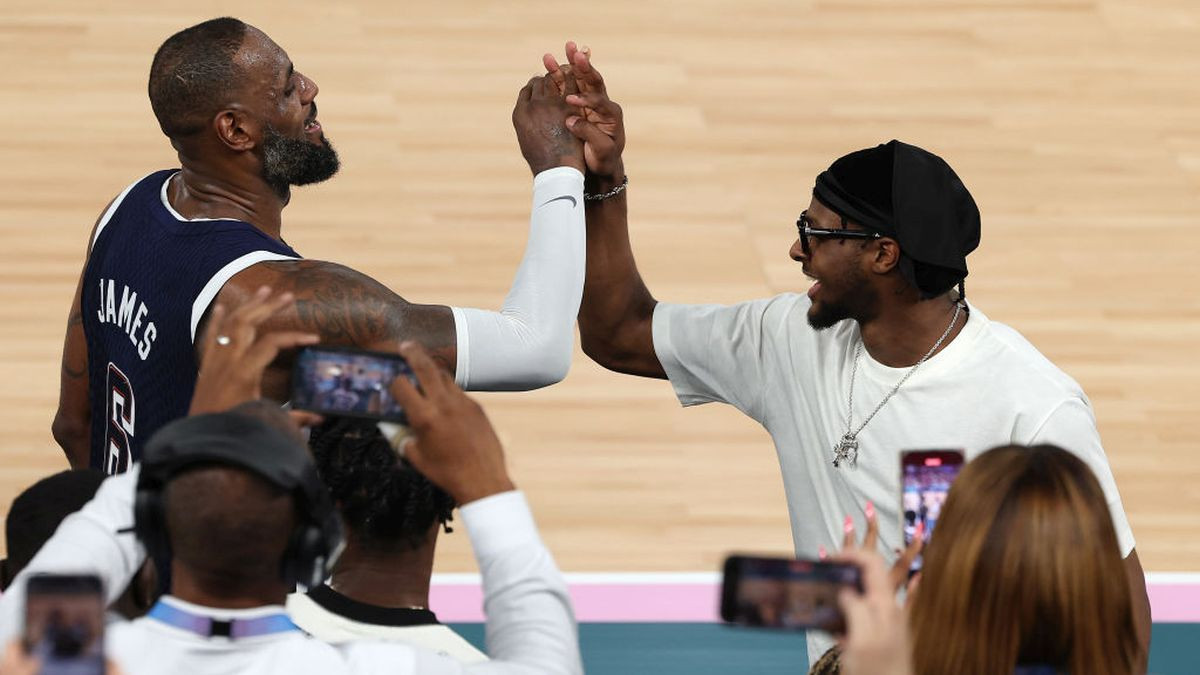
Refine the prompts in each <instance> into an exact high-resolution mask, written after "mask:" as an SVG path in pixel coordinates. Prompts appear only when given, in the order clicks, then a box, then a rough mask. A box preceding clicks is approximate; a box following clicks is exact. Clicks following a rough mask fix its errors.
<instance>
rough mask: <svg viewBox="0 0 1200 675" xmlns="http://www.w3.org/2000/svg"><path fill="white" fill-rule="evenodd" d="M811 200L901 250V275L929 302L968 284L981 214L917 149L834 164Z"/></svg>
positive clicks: (947, 173) (895, 144)
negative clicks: (889, 239)
mask: <svg viewBox="0 0 1200 675" xmlns="http://www.w3.org/2000/svg"><path fill="white" fill-rule="evenodd" d="M813 196H814V197H816V198H817V200H818V201H820V202H821V203H822V204H824V205H825V206H827V207H829V208H830V209H831V210H832V211H834V212H835V213H837V214H838V215H840V216H842V217H843V218H845V219H846V220H849V221H852V222H854V223H857V224H859V225H861V226H863V227H865V228H867V229H870V230H873V231H875V232H878V233H880V234H882V235H884V236H885V237H891V238H892V239H895V240H896V241H897V242H899V243H900V252H901V256H900V274H901V275H902V276H903V277H904V278H905V280H907V281H908V283H910V284H912V285H913V286H914V287H916V288H917V290H918V291H919V292H920V293H921V297H923V298H932V297H936V296H938V295H941V294H942V293H945V292H946V291H948V290H950V289H951V288H953V287H954V285H955V284H959V283H961V282H962V280H963V279H965V278H966V276H967V255H968V254H969V253H970V252H971V251H974V250H975V248H976V247H977V246H979V208H978V207H977V206H976V205H975V200H974V199H972V198H971V193H970V192H968V191H967V188H966V186H965V185H963V183H962V181H961V180H959V178H958V175H957V174H955V173H954V169H951V168H950V165H949V164H947V163H946V162H945V160H943V159H942V158H941V157H938V156H937V155H935V154H933V153H931V152H928V151H926V150H922V149H921V148H918V147H917V146H915V145H909V144H907V143H901V142H900V141H897V140H892V141H889V142H888V143H885V144H883V145H878V146H876V147H874V148H867V149H865V150H859V151H857V152H852V153H850V154H848V155H846V156H844V157H841V158H839V159H838V160H837V161H835V162H834V163H833V164H831V165H830V166H829V168H828V169H827V170H825V171H823V172H821V175H819V176H817V184H816V186H815V187H814V188H813Z"/></svg>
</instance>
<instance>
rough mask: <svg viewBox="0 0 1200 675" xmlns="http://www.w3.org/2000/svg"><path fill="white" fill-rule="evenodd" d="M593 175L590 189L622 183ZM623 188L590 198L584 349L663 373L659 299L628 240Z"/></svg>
mask: <svg viewBox="0 0 1200 675" xmlns="http://www.w3.org/2000/svg"><path fill="white" fill-rule="evenodd" d="M623 178H624V171H623V170H622V171H621V172H620V173H619V174H618V175H617V176H616V177H614V178H612V179H608V180H597V179H594V178H591V179H589V184H588V191H589V192H590V193H603V192H607V191H608V190H610V189H612V187H614V186H615V185H618V184H620V182H621V181H622V180H623ZM625 194H626V193H625V192H621V193H619V194H617V195H615V196H613V197H609V198H608V199H604V200H599V201H589V202H588V204H587V223H588V227H587V251H588V255H587V275H586V280H585V283H584V287H583V303H582V306H581V307H580V310H579V334H580V339H581V341H582V342H583V350H584V352H585V353H587V355H588V356H590V357H591V358H592V359H594V360H596V361H597V362H598V363H600V364H601V365H603V366H605V367H606V368H611V369H613V370H618V371H622V372H630V373H633V374H638V375H649V376H657V377H662V376H663V374H662V367H661V365H659V364H658V360H657V358H656V357H655V356H654V345H653V338H652V335H651V332H650V324H651V321H652V319H653V316H654V306H655V305H656V304H657V301H656V300H655V299H654V297H653V296H652V295H651V294H650V290H649V289H648V288H647V287H646V284H645V282H644V281H642V277H641V274H640V273H639V272H638V269H637V263H636V262H635V260H634V257H633V247H632V246H631V245H630V242H629V225H628V210H627V201H626V197H625Z"/></svg>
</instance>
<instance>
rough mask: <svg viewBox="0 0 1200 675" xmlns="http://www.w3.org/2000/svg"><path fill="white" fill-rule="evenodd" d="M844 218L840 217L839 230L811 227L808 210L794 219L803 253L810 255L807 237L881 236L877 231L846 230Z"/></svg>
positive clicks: (848, 237)
mask: <svg viewBox="0 0 1200 675" xmlns="http://www.w3.org/2000/svg"><path fill="white" fill-rule="evenodd" d="M845 227H846V219H845V218H842V228H843V229H840V230H830V229H826V228H824V227H813V226H812V221H811V220H809V218H808V211H804V212H802V213H801V214H800V217H799V218H797V219H796V230H797V231H799V233H800V250H802V251H804V255H812V249H811V248H809V244H808V238H809V237H824V238H826V239H868V240H870V239H880V238H882V237H883V235H882V234H879V233H878V232H863V231H862V230H847V229H844V228H845Z"/></svg>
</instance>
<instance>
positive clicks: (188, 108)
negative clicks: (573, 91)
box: [52, 17, 584, 474]
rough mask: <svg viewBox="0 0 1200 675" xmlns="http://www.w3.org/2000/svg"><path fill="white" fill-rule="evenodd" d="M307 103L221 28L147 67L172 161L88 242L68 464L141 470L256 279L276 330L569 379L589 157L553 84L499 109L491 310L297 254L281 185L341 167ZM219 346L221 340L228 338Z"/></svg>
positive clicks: (161, 52) (267, 52)
mask: <svg viewBox="0 0 1200 675" xmlns="http://www.w3.org/2000/svg"><path fill="white" fill-rule="evenodd" d="M317 93H318V87H317V84H316V82H314V81H313V80H312V79H311V78H309V77H307V76H306V75H304V74H303V73H302V72H300V71H299V70H297V69H296V67H295V66H294V64H293V62H292V60H291V58H290V57H289V56H288V54H287V52H286V51H284V49H283V48H282V47H280V46H279V45H278V44H276V43H275V42H274V41H273V40H271V38H270V37H268V36H267V35H266V34H265V33H264V32H263V31H261V30H259V29H257V28H255V27H253V26H250V25H248V24H245V23H243V22H242V21H239V20H237V19H234V18H229V17H225V18H219V19H212V20H210V21H205V22H203V23H200V24H197V25H195V26H192V27H190V28H187V29H184V30H182V31H180V32H178V33H176V34H175V35H172V36H171V37H170V38H168V39H167V40H166V41H165V42H164V43H163V44H162V46H161V47H159V49H158V51H157V52H156V53H155V55H154V60H153V63H152V65H151V67H150V78H149V96H150V105H151V108H152V109H153V111H154V114H155V117H156V118H157V120H158V123H159V126H160V127H161V129H162V131H163V133H164V134H165V135H166V136H167V137H168V139H169V140H170V142H171V145H172V147H173V148H174V149H175V151H176V152H177V153H178V156H179V163H180V166H179V168H172V169H166V170H162V171H156V172H154V173H151V174H149V175H148V176H146V177H145V178H142V179H141V180H138V181H137V182H135V183H133V184H132V185H130V186H129V187H128V188H126V189H125V190H124V191H123V192H121V193H120V194H119V195H118V196H117V197H116V198H114V199H113V200H112V201H111V202H110V203H109V205H108V206H107V207H106V208H105V209H104V212H103V213H102V214H101V216H100V217H99V219H98V220H97V222H96V225H95V227H94V228H93V231H92V235H91V237H89V240H88V247H87V252H88V253H87V259H86V262H85V264H84V269H83V272H82V273H81V275H80V281H79V285H78V287H77V289H76V292H75V297H74V300H73V302H72V306H71V310H70V315H69V317H70V318H69V320H68V323H67V332H66V339H65V343H64V347H63V358H62V375H61V385H60V392H61V393H60V396H59V406H58V412H57V414H56V416H55V419H54V423H53V427H52V431H53V434H54V438H55V439H56V440H57V442H58V443H59V445H60V446H62V448H63V451H64V452H65V453H66V455H67V459H68V461H69V462H70V463H71V466H72V467H74V468H82V467H87V466H91V467H93V468H99V469H103V470H104V471H105V472H107V473H110V474H111V473H118V472H121V471H124V470H125V469H126V468H128V466H129V465H130V463H131V462H133V461H136V460H137V458H138V456H139V453H140V449H141V447H142V445H143V444H144V443H145V442H146V440H148V439H149V438H150V436H152V435H153V434H154V431H155V430H156V429H157V428H158V427H160V426H162V425H163V424H165V423H166V422H168V421H170V420H172V419H175V418H178V417H182V416H183V415H184V414H185V413H186V411H187V408H188V399H189V397H190V396H191V393H192V388H193V386H194V384H195V382H196V364H197V358H196V351H197V349H198V347H197V346H196V344H195V342H196V339H197V337H198V336H199V335H202V334H203V329H204V326H205V323H206V321H207V320H208V319H207V317H208V312H209V309H210V307H211V305H212V303H213V301H214V300H218V299H219V300H220V301H222V302H224V303H226V304H230V305H236V304H237V303H238V302H241V301H243V300H245V299H247V298H248V297H249V296H250V295H252V294H253V293H254V292H255V289H257V288H258V287H259V286H262V285H264V284H266V285H270V286H272V287H274V288H276V289H277V290H279V291H285V290H286V291H290V292H291V293H293V295H294V296H295V298H296V302H295V305H294V306H293V307H292V308H291V309H290V310H289V311H287V312H285V313H283V314H281V315H279V316H277V317H273V318H272V320H271V324H270V326H269V328H270V329H271V330H277V331H291V330H301V331H308V332H313V333H317V334H319V335H320V336H321V341H322V342H323V343H324V344H326V345H346V346H354V347H359V348H365V349H377V350H383V351H390V352H395V351H396V348H397V346H398V345H399V344H400V342H401V341H402V340H416V341H418V342H420V343H422V344H423V345H424V346H425V347H426V348H427V349H428V350H429V351H430V352H431V353H432V354H433V355H434V358H435V359H436V360H437V361H438V362H439V363H440V365H441V366H442V367H443V368H446V369H447V370H449V371H450V372H453V373H455V379H456V381H457V382H458V384H459V386H461V387H463V388H467V389H473V390H527V389H534V388H537V387H542V386H546V385H548V384H552V383H554V382H558V381H559V380H561V379H562V378H563V377H565V376H566V373H567V370H568V368H569V367H570V363H571V353H572V348H573V343H574V329H573V325H574V322H575V316H576V313H577V311H578V308H579V298H580V294H581V292H582V288H583V266H584V230H583V228H584V226H583V201H584V195H583V174H582V173H581V172H582V171H583V168H584V160H583V154H582V144H581V143H580V142H579V141H578V140H577V139H576V138H575V137H574V136H572V135H571V134H570V133H568V132H567V130H566V128H565V126H564V120H565V118H566V116H567V112H568V108H567V106H566V105H565V104H564V102H563V101H562V99H561V97H559V96H558V95H557V92H556V91H553V87H550V86H548V84H547V82H546V81H545V78H543V77H535V78H533V79H531V80H530V81H529V83H528V84H527V85H526V86H525V87H524V88H522V89H521V91H520V93H519V95H518V98H517V102H516V105H515V107H514V109H513V112H512V121H513V126H514V128H515V130H516V133H517V141H518V144H519V145H520V149H521V153H522V155H523V156H524V158H525V160H526V162H527V164H528V165H529V169H530V171H531V172H532V173H533V174H534V177H533V198H532V207H531V208H532V211H531V215H530V225H529V238H528V241H527V244H526V248H525V255H524V258H523V259H522V261H521V264H520V267H519V268H518V269H517V273H516V277H515V279H514V281H513V284H512V287H511V289H510V290H509V292H508V294H507V296H506V297H505V300H504V305H503V307H502V308H501V310H500V311H499V312H496V311H487V310H482V309H475V308H462V307H448V306H444V305H436V304H433V305H425V304H416V303H412V302H408V301H406V300H405V299H404V298H402V297H400V296H399V295H397V294H396V293H394V292H393V291H391V290H390V289H388V288H386V287H385V286H383V285H382V284H380V283H379V282H377V281H375V280H374V279H372V278H370V277H368V276H366V275H364V274H362V273H360V272H357V271H355V270H353V269H350V268H349V267H345V266H343V265H339V264H335V263H332V262H326V261H322V260H314V259H305V258H302V257H301V256H300V254H299V253H298V252H297V251H296V250H295V249H293V248H292V247H291V246H290V245H289V244H288V243H287V242H286V241H285V240H284V223H283V208H284V206H286V205H287V204H288V201H289V199H290V197H291V188H292V187H293V186H299V185H307V184H311V183H316V182H320V181H323V180H326V179H328V178H330V177H332V176H333V175H334V174H335V173H336V172H337V169H338V166H339V159H338V156H337V153H336V152H335V151H334V149H333V147H332V145H331V144H330V143H329V141H328V140H327V138H326V136H325V130H324V127H323V125H322V124H321V122H319V121H318V119H317V104H316V98H317ZM330 225H331V226H333V227H336V226H337V223H331V224H330ZM447 273H452V271H451V270H447ZM222 338H223V339H222V341H221V342H220V345H221V346H227V345H228V341H230V340H235V339H237V336H233V335H226V336H222ZM288 366H289V364H288V363H287V362H286V359H283V360H281V361H280V363H278V364H274V365H273V366H272V367H271V368H269V369H268V370H267V373H266V378H267V391H268V393H270V394H271V395H272V396H273V397H274V398H276V399H277V400H285V398H286V392H287V390H288V379H289V377H290V371H289V369H288ZM362 384H363V382H362V379H361V378H357V377H355V376H354V375H351V374H348V375H347V378H346V382H345V386H344V396H347V397H349V396H356V397H358V400H359V401H361V403H362V406H363V407H364V408H365V407H366V405H367V401H368V397H369V394H370V392H369V391H367V390H365V389H363V388H361V385H362Z"/></svg>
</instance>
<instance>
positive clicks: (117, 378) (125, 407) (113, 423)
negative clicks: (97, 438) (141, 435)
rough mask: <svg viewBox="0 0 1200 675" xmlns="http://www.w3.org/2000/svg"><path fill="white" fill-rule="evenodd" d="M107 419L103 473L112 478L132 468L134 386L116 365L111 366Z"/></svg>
mask: <svg viewBox="0 0 1200 675" xmlns="http://www.w3.org/2000/svg"><path fill="white" fill-rule="evenodd" d="M107 410H108V419H107V420H106V421H105V426H106V427H107V431H106V433H105V436H107V437H108V448H107V450H106V451H105V453H104V472H105V473H107V474H109V475H112V474H118V473H124V472H125V471H126V470H127V469H128V468H129V458H130V452H129V437H130V436H133V422H134V412H135V409H134V401H133V385H131V384H129V378H127V377H125V373H122V372H121V369H120V368H118V367H117V366H116V365H115V364H113V363H111V362H110V363H109V364H108V406H107Z"/></svg>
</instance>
